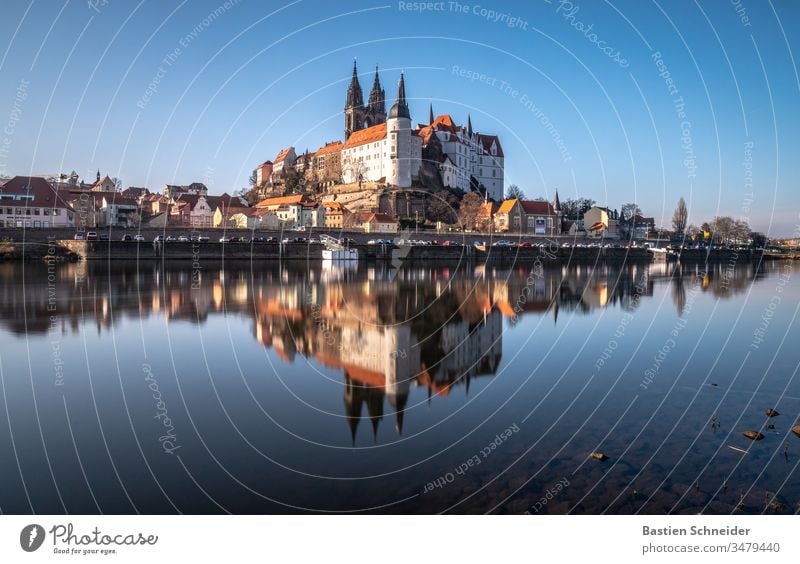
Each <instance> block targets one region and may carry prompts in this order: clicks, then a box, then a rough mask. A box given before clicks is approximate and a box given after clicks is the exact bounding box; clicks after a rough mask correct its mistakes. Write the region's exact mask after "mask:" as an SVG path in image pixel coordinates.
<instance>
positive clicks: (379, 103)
mask: <svg viewBox="0 0 800 564" xmlns="http://www.w3.org/2000/svg"><path fill="white" fill-rule="evenodd" d="M385 122H386V94H385V93H384V91H383V88H381V81H380V78H379V77H378V65H375V80H374V81H373V83H372V91H371V92H370V93H369V102H368V107H367V118H366V122H365V124H364V126H365V127H371V126H373V125H378V124H379V123H385Z"/></svg>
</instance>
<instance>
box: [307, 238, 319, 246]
mask: <svg viewBox="0 0 800 564" xmlns="http://www.w3.org/2000/svg"><path fill="white" fill-rule="evenodd" d="M308 244H309V245H319V239H317V238H316V237H312V238H311V239H309V240H308Z"/></svg>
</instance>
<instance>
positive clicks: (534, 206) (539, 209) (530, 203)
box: [519, 200, 556, 215]
mask: <svg viewBox="0 0 800 564" xmlns="http://www.w3.org/2000/svg"><path fill="white" fill-rule="evenodd" d="M519 205H520V206H522V211H524V212H525V213H527V214H532V215H533V214H535V215H556V212H555V210H554V209H553V204H551V203H550V202H546V201H544V200H520V201H519Z"/></svg>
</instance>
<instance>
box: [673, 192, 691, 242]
mask: <svg viewBox="0 0 800 564" xmlns="http://www.w3.org/2000/svg"><path fill="white" fill-rule="evenodd" d="M688 219H689V211H688V210H687V209H686V201H685V200H684V199H683V196H681V198H680V200H678V207H676V208H675V213H674V214H673V215H672V227H673V228H675V234H676V235H683V232H684V231H685V230H686V221H687V220H688Z"/></svg>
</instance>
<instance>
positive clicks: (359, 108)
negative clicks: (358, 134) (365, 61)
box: [344, 60, 366, 141]
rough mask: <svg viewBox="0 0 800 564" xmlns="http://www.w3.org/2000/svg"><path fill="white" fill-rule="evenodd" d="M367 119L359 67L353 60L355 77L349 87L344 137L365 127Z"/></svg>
mask: <svg viewBox="0 0 800 564" xmlns="http://www.w3.org/2000/svg"><path fill="white" fill-rule="evenodd" d="M365 119H366V108H365V107H364V95H363V94H362V92H361V85H360V84H359V83H358V69H357V68H356V62H355V60H353V78H352V79H350V86H348V87H347V101H346V102H345V105H344V139H345V141H347V138H348V137H350V134H351V133H353V132H354V131H358V130H359V129H363V127H364V121H365Z"/></svg>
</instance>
